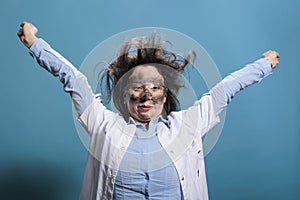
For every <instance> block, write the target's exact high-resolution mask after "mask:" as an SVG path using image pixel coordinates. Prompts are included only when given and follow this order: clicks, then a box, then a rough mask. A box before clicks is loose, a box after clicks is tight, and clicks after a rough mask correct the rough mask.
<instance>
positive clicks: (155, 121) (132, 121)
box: [127, 115, 171, 128]
mask: <svg viewBox="0 0 300 200" xmlns="http://www.w3.org/2000/svg"><path fill="white" fill-rule="evenodd" d="M151 122H152V123H156V124H157V123H159V122H163V123H164V124H165V125H166V126H167V127H168V128H170V127H171V122H170V121H169V120H168V119H164V118H163V117H162V116H161V115H159V116H158V117H156V118H154V119H152V120H151ZM127 124H134V125H137V123H136V122H135V121H134V119H133V118H132V117H129V119H128V122H127Z"/></svg>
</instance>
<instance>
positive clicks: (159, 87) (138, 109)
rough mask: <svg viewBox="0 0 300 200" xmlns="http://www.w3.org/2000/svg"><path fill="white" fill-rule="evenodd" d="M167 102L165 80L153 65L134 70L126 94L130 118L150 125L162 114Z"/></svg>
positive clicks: (138, 67)
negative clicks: (151, 121) (152, 120)
mask: <svg viewBox="0 0 300 200" xmlns="http://www.w3.org/2000/svg"><path fill="white" fill-rule="evenodd" d="M165 102H166V88H165V87H164V78H163V76H162V75H161V74H160V73H159V72H158V71H157V69H156V68H155V67H154V66H153V65H140V66H137V67H135V68H134V71H133V72H132V74H131V76H130V77H129V84H128V86H127V90H126V93H125V104H126V105H127V108H128V111H129V114H130V116H131V117H132V118H133V119H134V120H135V121H136V122H137V123H141V124H148V123H149V122H150V120H151V119H154V118H156V117H158V116H159V115H161V114H162V111H163V107H164V103H165Z"/></svg>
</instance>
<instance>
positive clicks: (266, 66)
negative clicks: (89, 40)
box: [18, 22, 279, 199]
mask: <svg viewBox="0 0 300 200" xmlns="http://www.w3.org/2000/svg"><path fill="white" fill-rule="evenodd" d="M36 33H37V29H36V28H35V27H34V26H33V25H32V24H30V23H28V22H23V23H22V24H21V29H20V30H19V32H18V36H19V37H20V40H21V41H22V42H23V44H24V45H25V46H27V47H28V48H29V49H30V52H31V55H32V56H33V57H34V58H35V59H36V60H37V62H38V63H39V65H41V66H42V67H44V68H45V69H46V70H48V71H49V72H51V73H52V74H53V75H55V76H59V78H60V81H61V82H62V83H63V84H64V89H65V91H66V92H68V93H70V94H71V97H72V100H73V102H74V105H75V108H76V111H77V113H78V120H79V121H80V123H81V124H82V126H83V127H84V128H85V129H86V130H87V132H88V133H89V135H90V137H91V143H90V150H89V158H88V161H87V166H86V171H85V176H84V181H83V187H82V192H81V199H208V192H207V184H206V177H205V166H204V159H203V151H202V137H203V136H204V135H205V133H207V132H208V131H209V130H210V129H211V128H212V127H213V126H214V125H215V124H217V123H218V122H219V118H218V114H219V113H220V112H221V111H222V109H223V108H224V107H225V106H226V105H227V104H228V103H229V102H230V100H231V99H232V98H233V96H234V95H235V94H236V93H237V92H239V91H240V90H242V89H243V88H245V87H247V86H249V85H251V84H253V83H256V82H259V81H260V80H261V79H263V78H264V77H266V76H268V75H269V74H270V73H271V71H272V68H275V67H276V66H277V65H278V64H279V62H278V58H279V54H278V53H277V52H275V51H267V52H266V53H264V54H263V58H262V59H259V60H257V61H255V62H254V63H252V64H249V65H247V66H246V67H244V68H242V69H240V70H238V71H236V72H234V73H232V74H230V75H229V76H227V77H226V78H224V79H223V80H222V81H221V82H220V83H219V84H217V85H216V86H215V87H213V88H212V89H211V90H210V91H209V92H208V93H206V94H204V95H203V96H202V98H201V99H200V100H198V101H196V102H195V104H194V105H193V106H191V107H190V108H188V109H186V110H182V111H177V110H176V109H177V99H176V94H177V92H178V90H179V89H180V87H181V82H180V73H181V72H182V71H183V70H184V68H185V66H186V65H187V64H188V63H189V59H190V56H191V55H192V54H190V55H189V56H187V57H186V58H183V59H181V60H180V59H179V60H178V58H177V57H176V55H174V54H172V53H170V52H168V51H166V50H165V48H164V46H163V44H162V43H161V42H160V41H159V40H158V39H157V37H154V36H153V37H149V38H146V39H145V38H140V39H137V38H135V39H132V40H130V41H128V42H127V43H125V44H124V46H123V47H122V48H121V50H120V55H119V56H118V58H117V59H116V60H115V61H114V62H113V63H111V64H110V65H109V66H108V68H107V71H106V74H104V75H103V77H102V83H103V84H104V87H106V90H103V91H107V94H106V95H104V96H106V97H107V98H108V99H110V95H112V97H113V99H114V103H115V106H116V108H117V109H118V110H119V111H120V114H117V113H114V112H112V111H110V110H108V109H106V107H105V106H104V105H103V104H102V101H101V100H99V99H98V98H96V97H95V95H94V94H93V91H92V90H91V88H90V86H89V84H88V82H87V80H86V77H85V76H84V75H83V74H82V73H80V72H79V71H78V70H77V69H76V68H75V67H74V66H73V65H72V64H71V63H69V62H68V61H67V60H66V59H64V58H63V57H62V56H61V55H60V54H58V53H57V52H56V51H54V50H53V49H52V48H51V47H50V46H49V45H48V44H47V43H46V42H45V41H43V40H42V39H38V38H37V37H36ZM132 47H133V48H132ZM132 49H134V50H132Z"/></svg>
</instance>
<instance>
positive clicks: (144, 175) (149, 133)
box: [114, 117, 183, 200]
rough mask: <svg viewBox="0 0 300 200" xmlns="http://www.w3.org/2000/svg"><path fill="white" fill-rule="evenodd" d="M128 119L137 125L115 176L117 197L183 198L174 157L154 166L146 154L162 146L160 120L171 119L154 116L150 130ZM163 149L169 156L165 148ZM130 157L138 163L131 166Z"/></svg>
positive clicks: (115, 195) (158, 199) (166, 122)
mask: <svg viewBox="0 0 300 200" xmlns="http://www.w3.org/2000/svg"><path fill="white" fill-rule="evenodd" d="M129 123H132V124H135V126H136V127H137V129H136V133H135V136H134V137H133V139H132V141H131V143H130V145H129V147H128V149H127V153H126V154H125V156H124V157H123V160H122V162H121V165H120V169H121V170H119V171H118V173H117V176H116V180H115V187H114V199H118V200H119V199H153V200H155V199H157V200H161V199H174V200H175V199H183V196H182V191H181V186H180V182H179V177H178V174H177V171H176V169H175V166H174V164H173V163H172V162H171V159H169V161H166V162H167V163H170V164H169V165H168V166H166V167H164V168H160V169H155V170H154V169H152V167H151V166H150V165H151V164H150V162H151V161H149V158H147V155H149V154H151V153H152V152H155V151H160V150H162V148H163V147H162V146H161V144H160V142H159V140H158V137H157V129H156V128H157V124H158V123H164V124H165V125H166V126H169V124H168V123H169V122H168V121H167V120H165V119H163V118H162V117H159V118H155V119H153V120H151V121H150V123H149V128H148V130H147V129H146V128H145V127H144V126H143V125H141V124H136V123H135V122H134V120H133V119H132V118H130V120H129ZM161 153H164V154H165V157H166V158H167V157H168V156H167V153H166V152H165V151H161ZM128 161H130V163H129V164H133V163H134V164H135V165H139V166H134V167H130V166H128ZM125 165H127V166H125ZM126 169H127V170H126ZM135 169H136V170H135Z"/></svg>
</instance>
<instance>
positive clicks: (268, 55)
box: [262, 50, 280, 69]
mask: <svg viewBox="0 0 300 200" xmlns="http://www.w3.org/2000/svg"><path fill="white" fill-rule="evenodd" d="M262 57H263V58H265V59H267V60H269V61H270V63H271V64H272V68H273V69H274V68H275V67H277V65H278V64H279V61H278V58H279V57H280V55H279V53H278V52H276V51H272V50H269V51H267V52H265V53H264V54H263V55H262Z"/></svg>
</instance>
